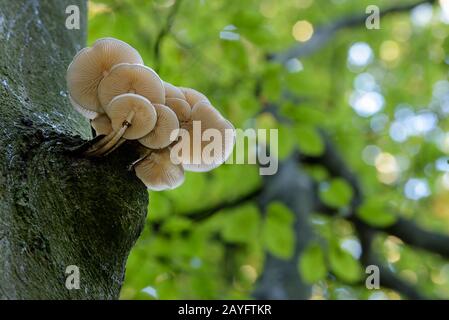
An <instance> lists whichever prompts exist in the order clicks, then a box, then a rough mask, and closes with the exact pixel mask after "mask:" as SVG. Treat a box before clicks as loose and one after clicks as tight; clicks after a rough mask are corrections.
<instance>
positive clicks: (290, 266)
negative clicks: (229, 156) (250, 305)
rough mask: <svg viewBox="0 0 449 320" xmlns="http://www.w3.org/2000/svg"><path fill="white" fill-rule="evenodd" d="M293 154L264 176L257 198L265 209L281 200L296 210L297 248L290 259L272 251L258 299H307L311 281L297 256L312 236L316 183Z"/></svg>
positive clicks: (254, 294)
mask: <svg viewBox="0 0 449 320" xmlns="http://www.w3.org/2000/svg"><path fill="white" fill-rule="evenodd" d="M296 158H297V155H296V154H295V153H294V154H292V155H291V156H290V157H289V158H288V159H287V160H286V161H284V162H282V163H280V165H279V170H278V172H277V173H276V174H275V175H273V176H266V177H264V178H265V180H264V184H265V188H264V190H263V192H262V194H261V195H260V196H259V198H258V203H259V206H260V208H261V210H262V211H265V209H266V207H267V206H268V204H269V203H270V202H272V201H279V202H282V203H283V204H284V205H286V206H287V207H288V208H289V209H290V210H291V211H292V212H293V213H294V214H295V223H294V231H295V235H296V237H295V250H294V254H293V256H292V257H291V258H290V259H286V260H285V259H280V258H277V257H275V256H273V255H271V254H269V253H267V257H266V259H265V264H264V268H263V273H262V275H261V277H260V279H259V280H258V282H257V285H256V289H255V291H254V293H253V296H254V297H255V298H256V299H271V300H273V299H308V298H309V297H310V294H311V288H310V285H308V284H307V283H305V282H304V280H303V279H302V277H301V274H300V273H299V270H298V260H299V258H300V256H301V254H302V252H303V251H304V249H305V248H306V247H307V244H308V243H309V242H310V240H311V239H312V238H313V232H312V227H311V225H310V222H309V221H310V215H311V214H312V212H313V210H314V208H315V194H314V186H313V183H312V180H311V178H310V177H309V176H308V175H307V174H306V173H305V172H304V170H303V169H302V168H301V167H300V165H299V164H298V163H297V160H296Z"/></svg>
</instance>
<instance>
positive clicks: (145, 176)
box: [135, 148, 184, 191]
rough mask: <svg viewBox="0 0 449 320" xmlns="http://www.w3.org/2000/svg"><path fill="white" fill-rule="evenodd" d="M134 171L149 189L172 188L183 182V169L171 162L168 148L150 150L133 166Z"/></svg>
mask: <svg viewBox="0 0 449 320" xmlns="http://www.w3.org/2000/svg"><path fill="white" fill-rule="evenodd" d="M135 171H136V175H137V177H138V178H139V179H140V180H141V181H142V182H143V183H144V184H145V185H146V186H147V188H148V189H150V190H155V191H161V190H166V189H174V188H176V187H179V186H180V185H181V184H182V183H183V182H184V170H183V168H182V166H181V165H175V164H173V163H172V161H171V159H170V150H169V149H168V148H165V149H162V150H157V151H154V152H152V153H151V154H150V155H149V156H148V157H146V158H145V159H144V160H142V161H140V162H139V163H138V164H137V165H136V166H135Z"/></svg>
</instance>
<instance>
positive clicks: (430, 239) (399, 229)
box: [300, 133, 449, 258]
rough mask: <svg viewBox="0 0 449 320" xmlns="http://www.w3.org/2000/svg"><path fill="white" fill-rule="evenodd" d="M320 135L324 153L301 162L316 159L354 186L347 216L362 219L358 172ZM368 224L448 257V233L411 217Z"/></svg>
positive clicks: (314, 160)
mask: <svg viewBox="0 0 449 320" xmlns="http://www.w3.org/2000/svg"><path fill="white" fill-rule="evenodd" d="M322 136H323V139H324V141H325V146H326V147H325V151H324V153H323V154H322V155H321V156H320V157H315V158H310V157H302V158H300V161H302V162H303V163H319V164H321V165H323V166H324V167H325V168H326V169H327V170H328V172H329V173H330V174H331V175H332V176H338V177H342V178H343V179H345V180H346V181H348V183H349V184H350V185H351V187H352V188H353V190H354V198H353V200H352V203H351V214H350V216H349V217H348V218H349V219H350V220H351V221H353V222H359V223H364V222H363V221H361V220H360V219H359V218H358V217H357V216H356V215H355V212H356V209H357V207H358V206H359V205H360V204H361V203H362V201H363V194H362V191H361V187H360V184H359V182H358V179H357V176H356V175H355V174H354V173H353V172H351V170H350V169H349V168H348V167H347V166H346V164H345V162H344V161H343V158H342V157H341V155H340V154H339V153H338V151H337V150H336V148H335V146H334V145H333V144H332V143H331V140H330V138H329V137H328V136H327V135H326V134H324V133H323V134H322ZM321 209H322V212H324V213H325V211H327V210H328V209H326V208H325V207H322V208H321ZM367 227H369V228H370V229H372V230H377V231H381V232H386V233H389V234H392V235H395V236H397V237H398V238H400V239H402V240H403V241H404V242H405V243H407V244H409V245H411V246H414V247H417V248H421V249H425V250H428V251H431V252H434V253H437V254H440V255H441V256H443V257H446V258H449V236H448V235H444V234H440V233H436V232H432V231H427V230H424V229H422V228H421V227H420V226H418V225H417V224H416V223H414V222H413V221H410V220H407V219H404V218H401V217H398V219H397V221H396V222H395V223H394V224H393V225H391V226H389V227H387V228H382V227H374V226H368V225H367Z"/></svg>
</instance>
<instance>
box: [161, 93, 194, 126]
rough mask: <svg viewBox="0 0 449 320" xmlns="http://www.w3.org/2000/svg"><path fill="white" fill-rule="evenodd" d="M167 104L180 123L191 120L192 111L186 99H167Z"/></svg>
mask: <svg viewBox="0 0 449 320" xmlns="http://www.w3.org/2000/svg"><path fill="white" fill-rule="evenodd" d="M165 104H166V105H167V107H169V108H170V109H171V110H173V111H174V113H175V114H176V116H177V117H178V120H179V122H186V121H189V120H190V117H191V114H192V109H191V108H190V105H189V104H188V103H187V101H185V100H184V99H178V98H167V99H166V100H165Z"/></svg>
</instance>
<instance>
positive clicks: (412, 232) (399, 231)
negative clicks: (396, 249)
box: [377, 218, 449, 258]
mask: <svg viewBox="0 0 449 320" xmlns="http://www.w3.org/2000/svg"><path fill="white" fill-rule="evenodd" d="M377 230H379V231H382V232H386V233H389V234H392V235H394V236H396V237H398V238H400V239H401V240H402V241H404V242H405V243H407V244H409V245H412V246H414V247H417V248H420V249H425V250H427V251H431V252H434V253H437V254H439V255H441V256H443V257H445V258H449V236H448V235H445V234H441V233H436V232H432V231H429V230H425V229H422V228H421V227H420V226H418V225H417V224H416V223H414V222H413V221H410V220H407V219H404V218H398V220H397V221H396V222H395V223H394V224H393V225H391V226H389V227H387V228H377Z"/></svg>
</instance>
